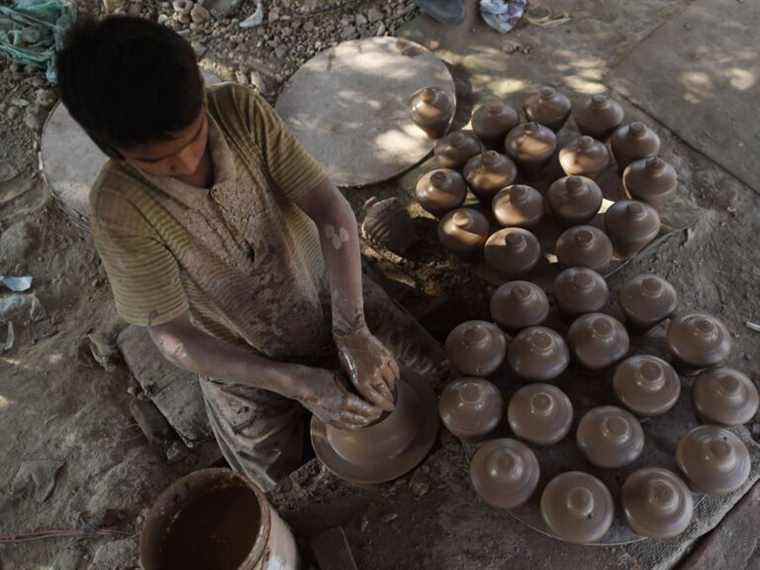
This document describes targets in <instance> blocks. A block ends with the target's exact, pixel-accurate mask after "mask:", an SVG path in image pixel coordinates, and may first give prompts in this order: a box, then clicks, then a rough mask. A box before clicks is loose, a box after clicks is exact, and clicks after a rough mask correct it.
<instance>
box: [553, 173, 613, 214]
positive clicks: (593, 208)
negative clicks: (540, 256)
mask: <svg viewBox="0 0 760 570" xmlns="http://www.w3.org/2000/svg"><path fill="white" fill-rule="evenodd" d="M546 204H547V206H548V210H549V211H550V212H551V213H552V214H553V215H554V217H555V218H556V220H557V221H558V222H559V223H560V224H562V225H564V226H577V225H581V224H587V223H588V222H590V221H591V220H592V219H593V218H594V216H596V214H597V212H599V208H600V207H601V206H602V191H601V189H600V188H599V186H597V185H596V182H594V181H593V180H591V179H590V178H586V177H585V176H567V177H565V178H560V179H559V180H556V181H555V182H553V183H552V185H551V186H550V187H549V190H548V191H547V193H546Z"/></svg>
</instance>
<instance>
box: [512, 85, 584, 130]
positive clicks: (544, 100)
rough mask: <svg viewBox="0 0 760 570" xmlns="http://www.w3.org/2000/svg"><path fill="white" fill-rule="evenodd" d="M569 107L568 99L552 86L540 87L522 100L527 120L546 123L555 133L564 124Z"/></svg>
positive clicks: (568, 113) (570, 107)
mask: <svg viewBox="0 0 760 570" xmlns="http://www.w3.org/2000/svg"><path fill="white" fill-rule="evenodd" d="M571 109H572V105H571V104H570V99H568V98H567V97H566V96H565V95H563V94H562V93H560V92H559V91H557V90H556V89H555V88H554V87H541V88H539V89H538V90H537V91H536V92H534V93H531V94H530V95H528V96H527V97H526V98H525V101H524V102H523V111H525V115H526V116H527V117H528V120H530V121H533V122H536V123H540V124H542V125H546V126H547V127H549V128H550V129H551V130H553V131H554V132H555V133H556V132H557V131H559V130H560V129H561V128H562V126H563V125H564V124H565V121H567V118H568V117H569V116H570V111H571Z"/></svg>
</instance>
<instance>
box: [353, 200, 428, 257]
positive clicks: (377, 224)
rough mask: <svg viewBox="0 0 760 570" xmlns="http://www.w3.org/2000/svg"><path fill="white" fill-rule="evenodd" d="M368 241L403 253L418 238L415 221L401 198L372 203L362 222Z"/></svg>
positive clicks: (397, 252)
mask: <svg viewBox="0 0 760 570" xmlns="http://www.w3.org/2000/svg"><path fill="white" fill-rule="evenodd" d="M362 234H364V237H365V238H367V240H368V241H370V242H372V243H373V244H375V245H378V246H380V247H384V248H386V249H388V250H390V251H392V252H393V253H396V254H398V255H403V254H404V253H405V252H406V250H407V249H409V248H410V247H411V246H412V245H413V244H414V243H415V242H416V241H417V239H418V236H417V230H416V229H415V226H414V222H413V221H412V218H411V217H410V216H409V212H407V210H406V208H404V205H403V204H402V203H401V200H399V199H398V198H388V199H386V200H381V201H379V202H374V203H370V205H369V207H368V208H367V214H366V215H365V217H364V221H363V222H362Z"/></svg>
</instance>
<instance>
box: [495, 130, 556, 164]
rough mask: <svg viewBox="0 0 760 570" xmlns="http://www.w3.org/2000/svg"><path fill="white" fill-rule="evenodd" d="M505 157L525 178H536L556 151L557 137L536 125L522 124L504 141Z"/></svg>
mask: <svg viewBox="0 0 760 570" xmlns="http://www.w3.org/2000/svg"><path fill="white" fill-rule="evenodd" d="M504 149H505V150H506V153H507V155H509V156H510V157H512V160H514V161H515V163H516V164H517V166H518V167H520V172H521V173H522V174H523V175H525V176H527V177H536V176H538V175H539V174H540V173H541V171H542V170H543V168H544V167H545V166H546V165H547V163H548V162H549V161H550V160H551V158H552V156H554V151H555V150H557V135H555V134H554V133H553V132H552V131H551V129H548V128H546V127H545V126H543V125H540V124H538V123H522V124H520V125H517V126H516V127H515V128H514V129H512V130H511V131H509V134H508V135H507V138H506V140H505V141H504Z"/></svg>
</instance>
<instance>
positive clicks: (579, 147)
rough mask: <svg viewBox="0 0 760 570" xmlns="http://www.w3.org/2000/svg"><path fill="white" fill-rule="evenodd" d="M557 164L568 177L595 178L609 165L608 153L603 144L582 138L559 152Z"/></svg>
mask: <svg viewBox="0 0 760 570" xmlns="http://www.w3.org/2000/svg"><path fill="white" fill-rule="evenodd" d="M559 163H560V165H561V166H562V170H563V171H564V172H565V174H567V175H568V176H586V177H588V178H596V177H597V176H599V174H601V172H602V171H603V170H604V169H605V168H607V166H608V165H609V164H610V153H609V152H608V151H607V145H605V144H604V143H601V142H599V141H597V140H595V139H593V138H591V137H587V136H583V137H579V138H577V139H575V140H574V141H573V142H571V143H570V144H569V145H567V146H566V147H564V148H563V149H562V150H560V151H559Z"/></svg>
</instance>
